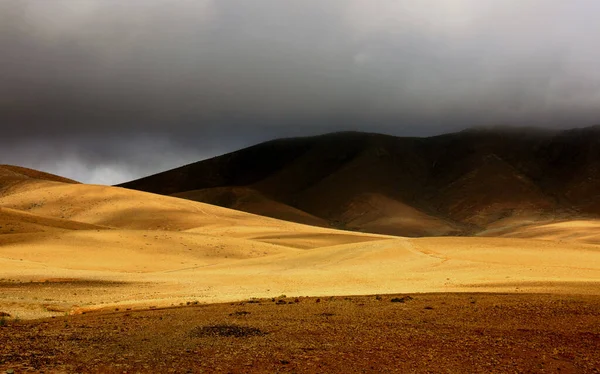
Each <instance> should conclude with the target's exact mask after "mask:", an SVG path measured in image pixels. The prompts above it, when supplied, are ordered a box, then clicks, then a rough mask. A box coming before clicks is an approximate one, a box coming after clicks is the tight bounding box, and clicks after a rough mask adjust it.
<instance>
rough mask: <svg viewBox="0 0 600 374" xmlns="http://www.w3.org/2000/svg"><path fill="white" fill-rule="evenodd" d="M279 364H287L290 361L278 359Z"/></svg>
mask: <svg viewBox="0 0 600 374" xmlns="http://www.w3.org/2000/svg"><path fill="white" fill-rule="evenodd" d="M279 362H280V363H281V365H288V364H289V363H290V362H289V361H288V360H279Z"/></svg>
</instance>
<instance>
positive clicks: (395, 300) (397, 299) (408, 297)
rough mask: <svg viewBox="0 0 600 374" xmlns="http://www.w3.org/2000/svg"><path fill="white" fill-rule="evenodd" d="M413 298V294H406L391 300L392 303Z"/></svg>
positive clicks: (403, 301)
mask: <svg viewBox="0 0 600 374" xmlns="http://www.w3.org/2000/svg"><path fill="white" fill-rule="evenodd" d="M412 299H413V298H412V297H411V296H404V297H394V298H393V299H392V300H391V301H392V303H405V302H407V301H410V300H412Z"/></svg>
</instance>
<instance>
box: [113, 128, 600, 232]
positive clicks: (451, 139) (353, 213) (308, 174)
mask: <svg viewBox="0 0 600 374" xmlns="http://www.w3.org/2000/svg"><path fill="white" fill-rule="evenodd" d="M121 186H122V187H125V188H129V189H135V190H140V191H147V192H153V193H158V194H163V195H172V196H176V197H180V198H186V199H189V200H194V201H200V202H205V203H209V204H215V205H220V206H223V207H229V208H233V209H237V210H242V211H247V212H252V213H256V214H260V215H265V216H269V217H273V218H278V219H283V220H288V221H294V222H300V223H305V224H311V225H317V226H330V227H334V228H338V229H347V230H355V231H365V232H371V233H380V234H391V235H401V236H413V237H416V236H443V235H472V234H476V233H478V232H482V231H485V230H486V229H489V228H492V227H496V226H502V225H503V224H504V222H506V224H510V225H512V226H514V225H518V224H519V223H520V222H522V223H523V224H528V223H530V222H532V221H534V222H535V221H546V220H549V219H558V220H560V219H566V218H574V217H583V218H589V217H597V216H598V215H599V214H600V193H599V192H598V191H600V126H595V127H588V128H582V129H573V130H567V131H549V130H540V129H516V128H502V127H494V128H481V129H470V130H465V131H462V132H459V133H452V134H446V135H441V136H435V137H430V138H408V137H394V136H388V135H380V134H369V133H354V132H346V133H334V134H327V135H321V136H315V137H306V138H292V139H280V140H274V141H269V142H266V143H262V144H258V145H255V146H253V147H250V148H246V149H242V150H239V151H236V152H233V153H229V154H226V155H223V156H219V157H215V158H212V159H209V160H205V161H200V162H197V163H193V164H190V165H186V166H182V167H180V168H177V169H173V170H169V171H165V172H162V173H159V174H156V175H152V176H148V177H145V178H142V179H138V180H135V181H131V182H128V183H124V184H122V185H121Z"/></svg>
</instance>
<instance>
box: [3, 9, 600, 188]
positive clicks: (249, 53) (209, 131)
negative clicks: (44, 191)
mask: <svg viewBox="0 0 600 374" xmlns="http://www.w3.org/2000/svg"><path fill="white" fill-rule="evenodd" d="M599 14H600V1H597V0H285V1H282V0H196V1H191V0H180V1H177V0H128V1H123V0H52V1H41V0H0V126H1V129H2V132H1V136H0V163H5V164H17V165H22V166H28V167H33V168H37V169H42V170H45V171H49V172H53V173H57V174H60V175H63V176H66V177H70V178H74V179H78V180H80V181H83V182H90V183H104V184H113V183H119V182H124V181H126V180H129V179H132V178H136V177H140V176H143V175H148V174H151V173H155V172H159V171H162V170H165V169H168V168H172V167H176V166H180V165H182V164H185V163H189V162H193V161H197V160H200V159H204V158H207V157H211V156H214V155H218V154H222V153H225V152H228V151H233V150H235V149H237V148H240V147H243V146H247V145H251V144H254V143H257V142H260V141H263V140H268V139H272V138H277V137H282V136H297V135H312V134H318V133H325V132H332V131H341V130H361V131H371V132H384V133H389V134H396V135H420V136H425V135H431V134H439V133H443V132H449V131H456V130H461V129H464V128H467V127H472V126H480V125H496V124H503V125H517V126H544V127H552V128H572V127H581V126H588V125H593V124H598V123H600V48H598V43H599V41H600V22H598V15H599Z"/></svg>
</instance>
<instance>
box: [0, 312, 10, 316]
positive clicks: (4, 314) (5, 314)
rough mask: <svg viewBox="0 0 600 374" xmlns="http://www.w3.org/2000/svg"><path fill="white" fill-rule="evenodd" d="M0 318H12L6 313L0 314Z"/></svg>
mask: <svg viewBox="0 0 600 374" xmlns="http://www.w3.org/2000/svg"><path fill="white" fill-rule="evenodd" d="M0 317H10V314H8V313H6V312H0Z"/></svg>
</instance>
